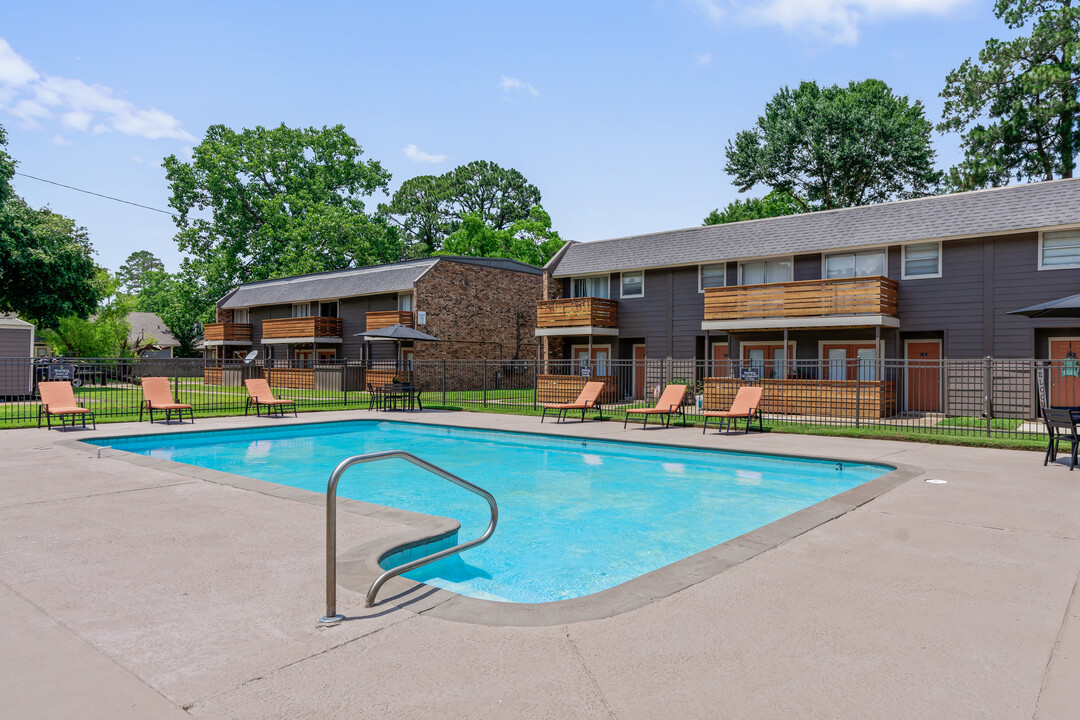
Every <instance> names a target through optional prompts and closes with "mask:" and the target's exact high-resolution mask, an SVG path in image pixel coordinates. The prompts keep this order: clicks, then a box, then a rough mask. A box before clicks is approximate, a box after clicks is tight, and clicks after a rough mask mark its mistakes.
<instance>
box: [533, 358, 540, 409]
mask: <svg viewBox="0 0 1080 720" xmlns="http://www.w3.org/2000/svg"><path fill="white" fill-rule="evenodd" d="M539 385H540V361H539V360H534V361H533V381H532V386H533V394H532V396H533V410H536V393H538V392H539V391H540V388H539Z"/></svg>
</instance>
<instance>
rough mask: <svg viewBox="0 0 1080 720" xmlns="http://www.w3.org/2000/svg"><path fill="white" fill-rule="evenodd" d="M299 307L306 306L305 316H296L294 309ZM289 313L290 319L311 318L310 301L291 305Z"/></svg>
mask: <svg viewBox="0 0 1080 720" xmlns="http://www.w3.org/2000/svg"><path fill="white" fill-rule="evenodd" d="M301 305H306V306H307V314H306V315H297V314H296V308H298V307H300V306H301ZM289 312H290V315H289V317H292V318H302V317H311V301H310V300H309V301H307V302H294V303H293V304H292V309H291V310H290V311H289Z"/></svg>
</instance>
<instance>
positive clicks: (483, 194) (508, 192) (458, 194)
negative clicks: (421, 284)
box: [379, 160, 540, 254]
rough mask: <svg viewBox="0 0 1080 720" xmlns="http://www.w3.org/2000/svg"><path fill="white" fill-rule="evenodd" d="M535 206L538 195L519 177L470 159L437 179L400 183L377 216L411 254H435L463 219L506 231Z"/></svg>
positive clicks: (509, 170) (512, 172)
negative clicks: (394, 229)
mask: <svg viewBox="0 0 1080 720" xmlns="http://www.w3.org/2000/svg"><path fill="white" fill-rule="evenodd" d="M539 204H540V190H539V189H538V188H537V187H536V186H535V185H533V184H532V183H530V182H529V181H528V180H526V179H525V176H524V175H522V174H521V173H520V172H518V171H517V170H515V169H514V168H510V169H506V168H502V167H499V166H498V165H496V164H495V163H492V162H488V161H486V160H476V161H474V162H471V163H468V164H467V165H460V166H458V167H456V168H454V169H453V170H451V171H450V172H447V173H445V174H443V175H438V176H436V175H421V176H419V177H414V178H412V179H410V180H406V181H405V182H404V183H402V185H401V187H400V188H398V191H397V192H396V193H394V196H393V198H391V201H390V203H389V204H388V205H380V206H379V211H380V212H381V213H383V214H384V215H387V216H388V217H389V218H390V219H391V221H392V222H394V223H395V224H396V225H397V226H398V227H400V228H401V230H402V233H403V234H404V237H405V240H406V242H407V243H409V245H410V247H412V248H414V249H413V253H414V254H424V253H426V252H432V251H437V250H439V249H440V248H441V247H442V242H443V240H445V239H446V237H447V236H449V235H451V234H452V233H454V232H456V231H457V230H458V229H459V228H460V227H462V224H463V222H464V219H465V216H466V215H470V214H471V215H475V216H477V217H478V218H480V220H481V221H482V223H483V224H484V225H485V226H487V227H489V228H491V229H492V230H506V229H508V228H509V227H510V226H511V225H513V224H514V223H515V222H518V221H521V220H525V219H526V218H527V217H528V216H529V212H530V210H531V208H532V207H533V206H535V205H539Z"/></svg>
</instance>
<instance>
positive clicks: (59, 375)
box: [0, 358, 1080, 438]
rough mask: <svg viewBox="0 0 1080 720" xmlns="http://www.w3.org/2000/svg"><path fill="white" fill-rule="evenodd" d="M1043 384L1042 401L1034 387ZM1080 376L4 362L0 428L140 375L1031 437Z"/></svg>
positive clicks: (227, 407) (1023, 370)
mask: <svg viewBox="0 0 1080 720" xmlns="http://www.w3.org/2000/svg"><path fill="white" fill-rule="evenodd" d="M1040 373H1041V374H1042V375H1043V377H1044V379H1045V381H1044V382H1043V387H1044V388H1045V391H1044V394H1045V399H1043V400H1040V392H1039V390H1038V387H1039V383H1038V382H1037V376H1038V375H1039V374H1040ZM1078 375H1080V367H1078V365H1077V363H1076V362H1075V361H1073V362H1070V361H1069V360H1063V361H1055V362H1047V361H1035V360H1003V359H993V358H985V359H982V360H928V361H919V360H913V361H906V360H878V359H858V360H850V359H847V360H817V361H804V360H791V361H781V360H775V361H758V362H751V361H744V362H731V361H727V360H718V361H711V362H710V361H701V360H656V359H644V360H637V361H634V360H604V359H594V360H592V361H575V360H559V361H542V360H510V361H498V360H435V361H423V360H416V361H414V362H410V363H409V364H408V365H403V364H395V363H392V362H391V363H380V362H359V361H330V362H318V363H312V362H311V361H296V360H293V361H289V360H273V361H262V362H253V363H244V362H242V361H239V360H237V361H222V360H212V359H208V360H204V359H187V358H175V359H173V358H147V359H139V360H123V359H115V358H78V359H54V358H48V359H41V358H39V359H25V358H3V359H0V425H6V426H12V425H27V424H34V423H36V421H37V416H38V407H39V402H38V400H37V394H36V384H37V383H38V382H40V381H43V380H68V381H70V382H71V383H72V385H73V386H75V394H76V398H77V400H78V401H79V402H80V403H82V404H83V405H84V406H86V407H89V408H91V409H93V410H94V411H95V413H96V415H97V416H98V417H99V418H101V419H108V418H114V419H123V418H134V417H137V416H138V414H139V408H140V405H141V404H142V401H143V396H142V389H141V387H140V380H141V378H143V377H149V376H162V377H168V378H169V379H170V382H171V383H172V386H173V392H174V395H175V397H176V400H177V402H181V403H186V404H190V405H192V406H193V408H194V410H195V414H196V415H219V414H234V413H242V412H244V408H245V403H246V400H247V392H246V390H245V389H244V380H246V379H249V378H265V379H266V380H267V381H268V382H269V384H270V386H271V387H272V388H273V389H274V392H275V394H276V395H278V396H279V397H284V398H290V399H292V400H294V401H295V402H296V404H297V406H298V408H299V409H300V410H311V409H320V408H325V409H330V408H364V407H367V406H369V405H371V404H372V403H371V395H370V393H369V390H370V389H371V388H379V387H383V386H385V385H387V384H390V383H394V382H402V383H409V384H412V385H413V386H416V387H419V388H420V390H421V395H420V397H421V400H422V402H423V403H424V405H426V406H432V405H436V406H447V407H461V408H487V409H489V410H499V409H501V410H504V411H506V412H523V411H530V410H537V409H539V408H540V407H541V406H542V405H543V404H544V403H558V402H569V401H572V400H573V399H574V398H576V397H577V395H578V393H579V392H580V390H581V389H582V387H583V386H584V384H585V382H587V381H588V380H590V379H593V380H602V381H603V382H604V386H605V387H604V391H603V394H602V395H601V402H602V404H603V407H604V411H605V413H606V414H611V415H613V416H615V417H617V418H621V416H622V411H624V410H626V409H628V408H633V407H651V406H652V405H654V404H655V402H656V400H657V398H658V397H659V395H660V393H661V392H662V390H663V388H664V387H665V386H666V385H668V384H672V383H675V384H681V385H686V386H687V394H686V397H685V399H684V405H683V407H682V410H683V412H684V414H685V415H686V417H687V419H688V420H689V421H695V422H700V421H701V416H702V412H706V411H710V410H723V409H727V408H728V407H730V405H731V402H732V400H733V399H734V397H735V394H736V393H737V392H738V389H739V388H740V387H742V386H744V385H759V386H762V387H763V388H764V399H763V404H762V407H761V410H762V412H763V414H764V417H765V422H766V424H769V425H772V426H774V427H778V428H782V427H783V426H785V425H786V426H792V425H818V426H837V427H881V428H893V429H897V430H906V431H914V432H919V433H943V434H952V435H969V436H971V435H982V436H989V437H1012V438H1017V437H1020V438H1023V437H1029V438H1035V437H1039V436H1042V435H1043V434H1044V432H1045V430H1044V427H1043V424H1042V422H1041V421H1039V420H1038V418H1039V414H1040V407H1041V406H1042V405H1043V404H1049V405H1051V406H1071V407H1075V406H1078V405H1080V377H1078Z"/></svg>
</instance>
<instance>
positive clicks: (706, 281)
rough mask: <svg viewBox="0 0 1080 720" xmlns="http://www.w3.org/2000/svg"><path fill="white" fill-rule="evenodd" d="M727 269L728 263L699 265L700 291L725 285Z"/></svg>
mask: <svg viewBox="0 0 1080 720" xmlns="http://www.w3.org/2000/svg"><path fill="white" fill-rule="evenodd" d="M726 271H727V265H726V263H715V264H713V265H698V292H704V291H705V288H711V287H724V283H725V279H726Z"/></svg>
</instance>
